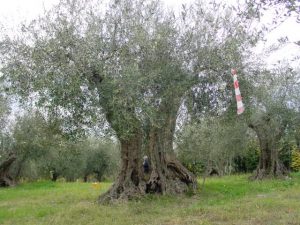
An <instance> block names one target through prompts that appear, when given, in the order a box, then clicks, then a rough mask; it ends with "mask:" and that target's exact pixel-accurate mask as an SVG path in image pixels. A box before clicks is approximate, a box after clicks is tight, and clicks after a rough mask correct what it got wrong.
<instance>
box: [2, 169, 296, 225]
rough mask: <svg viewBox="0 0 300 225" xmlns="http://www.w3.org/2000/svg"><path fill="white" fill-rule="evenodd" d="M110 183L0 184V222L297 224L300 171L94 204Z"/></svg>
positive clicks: (225, 180) (231, 178) (232, 178)
mask: <svg viewBox="0 0 300 225" xmlns="http://www.w3.org/2000/svg"><path fill="white" fill-rule="evenodd" d="M109 186H110V183H101V189H100V191H99V190H95V189H94V188H93V187H92V184H90V183H52V182H49V181H41V182H35V183H26V184H22V185H20V186H18V187H15V188H9V189H0V224H12V225H18V224H22V225H25V224H28V225H29V224H30V225H35V224H51V225H52V224H64V225H65V224H72V225H76V224H80V225H81V224H83V225H86V224H91V225H96V224H101V225H110V224H115V225H123V224H124V225H143V224H145V225H146V224H149V225H150V224H151V225H152V224H153V225H190V224H203V225H206V224H227V225H233V224H237V225H244V224H245V225H246V224H255V225H260V224H261V225H273V224H274V225H277V224H278V225H287V224H290V225H300V173H298V174H293V176H292V179H291V180H284V181H282V180H281V181H280V180H267V181H262V182H251V181H248V179H247V176H246V175H240V176H227V177H223V178H210V179H208V180H207V182H206V184H205V189H204V190H201V189H200V190H199V191H198V192H197V194H196V195H193V196H186V195H183V196H177V197H174V196H173V197H172V196H160V197H158V196H146V197H145V198H144V199H142V200H139V201H134V202H129V203H127V204H114V205H110V206H100V205H98V204H97V203H96V200H97V197H98V195H99V194H100V193H101V192H104V191H105V190H107V189H108V188H109Z"/></svg>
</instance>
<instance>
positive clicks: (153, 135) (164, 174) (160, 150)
mask: <svg viewBox="0 0 300 225" xmlns="http://www.w3.org/2000/svg"><path fill="white" fill-rule="evenodd" d="M162 130H165V129H163V128H153V129H152V130H151V132H150V141H149V143H150V144H149V153H150V161H151V164H150V165H151V167H150V179H149V180H148V181H147V186H146V192H147V193H161V194H180V193H184V192H186V191H188V189H189V186H190V187H191V188H192V189H195V188H196V184H197V180H196V177H195V176H194V174H192V173H191V172H190V171H188V170H187V169H186V168H185V167H184V166H183V165H182V164H181V163H180V162H179V161H178V160H177V159H176V156H175V154H174V152H173V151H171V150H172V148H171V146H170V144H171V143H172V142H170V139H168V138H167V136H168V135H166V136H164V135H163V133H162V132H161V131H162Z"/></svg>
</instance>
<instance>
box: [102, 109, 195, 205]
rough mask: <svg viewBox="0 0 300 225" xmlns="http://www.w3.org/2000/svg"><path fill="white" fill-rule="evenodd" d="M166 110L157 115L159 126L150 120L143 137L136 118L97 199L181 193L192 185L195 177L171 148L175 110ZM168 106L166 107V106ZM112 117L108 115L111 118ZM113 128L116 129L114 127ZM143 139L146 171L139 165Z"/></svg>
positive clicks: (140, 163) (120, 198) (127, 198)
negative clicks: (114, 172) (115, 172)
mask: <svg viewBox="0 0 300 225" xmlns="http://www.w3.org/2000/svg"><path fill="white" fill-rule="evenodd" d="M172 106H173V107H174V108H176V107H177V108H176V110H173V111H172V110H165V109H166V108H162V109H164V111H163V110H162V111H163V112H164V114H163V115H161V114H160V115H159V119H162V120H163V123H161V124H160V125H159V126H157V125H153V124H150V128H149V130H148V132H147V133H148V134H147V135H146V137H145V135H144V134H145V133H144V132H143V129H142V125H141V124H139V123H138V122H136V124H137V125H136V126H135V128H134V132H133V133H132V135H131V136H130V137H129V138H126V139H122V138H120V137H121V136H119V139H120V142H121V162H122V163H121V171H120V173H119V176H118V178H117V180H116V182H115V183H114V184H113V186H112V187H111V188H110V190H109V191H108V192H106V193H105V194H104V195H102V196H100V198H99V202H100V203H107V202H114V201H116V200H117V201H120V200H121V201H123V200H130V199H133V198H139V197H141V196H144V195H145V194H147V193H149V194H163V195H164V194H180V193H184V192H186V191H188V190H189V189H190V188H191V189H193V190H194V189H195V188H196V184H197V180H196V177H195V176H194V175H193V174H192V173H191V172H190V171H188V170H187V169H186V168H185V167H184V166H183V165H182V164H181V163H180V162H179V161H178V160H177V159H176V156H175V154H174V151H173V138H174V132H175V125H176V118H177V110H178V108H179V106H178V105H177V106H176V105H174V104H172ZM167 109H169V108H167ZM110 118H111V117H109V119H110ZM108 121H110V120H108ZM115 130H116V129H115ZM144 138H145V139H146V143H147V147H146V148H147V149H146V152H147V153H148V154H149V155H148V156H149V160H150V170H149V175H148V174H144V172H143V166H142V155H141V153H142V144H143V141H144V140H145V139H144Z"/></svg>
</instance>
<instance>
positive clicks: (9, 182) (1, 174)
mask: <svg viewBox="0 0 300 225" xmlns="http://www.w3.org/2000/svg"><path fill="white" fill-rule="evenodd" d="M15 160H16V157H15V156H14V155H11V156H9V158H8V159H6V160H5V161H4V162H3V163H2V164H1V165H0V187H10V186H14V185H15V181H14V179H13V178H12V177H11V176H10V175H9V170H10V168H11V165H12V164H13V162H14V161H15Z"/></svg>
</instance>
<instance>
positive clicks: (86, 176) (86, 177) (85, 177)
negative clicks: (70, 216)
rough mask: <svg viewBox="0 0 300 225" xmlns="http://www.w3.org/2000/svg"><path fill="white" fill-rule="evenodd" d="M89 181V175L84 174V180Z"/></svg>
mask: <svg viewBox="0 0 300 225" xmlns="http://www.w3.org/2000/svg"><path fill="white" fill-rule="evenodd" d="M87 181H88V175H84V176H83V182H84V183H86V182H87Z"/></svg>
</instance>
